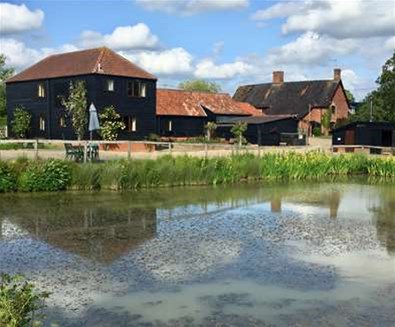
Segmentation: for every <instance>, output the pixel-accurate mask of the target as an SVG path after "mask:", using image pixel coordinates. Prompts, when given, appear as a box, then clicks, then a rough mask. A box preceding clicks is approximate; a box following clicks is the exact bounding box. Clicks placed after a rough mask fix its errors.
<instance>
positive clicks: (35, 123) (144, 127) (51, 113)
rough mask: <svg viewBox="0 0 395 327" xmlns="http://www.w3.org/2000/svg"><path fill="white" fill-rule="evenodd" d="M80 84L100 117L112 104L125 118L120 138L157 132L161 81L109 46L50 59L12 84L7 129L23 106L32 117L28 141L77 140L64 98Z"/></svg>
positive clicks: (26, 71)
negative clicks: (158, 85)
mask: <svg viewBox="0 0 395 327" xmlns="http://www.w3.org/2000/svg"><path fill="white" fill-rule="evenodd" d="M77 80H82V81H85V83H86V89H87V98H88V104H89V103H91V102H93V103H94V104H95V106H96V108H97V110H98V112H99V113H100V111H101V110H103V108H105V107H106V106H110V105H113V106H114V107H115V109H116V110H117V111H118V112H119V113H120V114H121V116H122V117H123V119H124V121H125V125H126V129H125V130H124V131H122V132H121V133H120V135H119V138H120V139H137V140H138V139H143V138H144V137H146V136H147V135H148V134H149V133H156V116H155V111H156V81H157V79H156V77H155V76H153V75H151V74H150V73H148V72H146V71H144V70H143V69H141V68H139V67H137V66H136V65H134V64H133V63H131V62H130V61H128V60H126V59H125V58H124V57H122V56H120V55H118V54H117V53H115V52H114V51H112V50H110V49H108V48H105V47H103V48H96V49H90V50H83V51H76V52H69V53H64V54H58V55H52V56H49V57H47V58H45V59H43V60H41V61H40V62H38V63H36V64H34V65H33V66H31V67H30V68H28V69H26V70H24V71H22V72H21V73H19V74H17V75H15V76H13V77H12V78H10V79H9V80H7V82H6V92H7V115H8V124H10V122H11V121H12V120H13V113H14V110H15V108H16V107H18V106H23V107H24V109H25V110H26V111H28V112H29V113H30V114H31V115H32V122H31V128H30V130H29V132H28V135H27V136H28V137H30V138H36V137H37V138H48V139H63V138H64V139H74V138H75V137H76V136H75V133H74V131H73V128H72V124H71V119H70V117H69V116H68V115H67V113H66V110H65V108H64V106H63V105H62V98H63V97H67V96H68V93H69V91H68V90H69V85H70V82H73V81H77ZM9 127H10V126H9ZM9 130H10V131H12V129H11V128H9ZM11 136H12V134H11Z"/></svg>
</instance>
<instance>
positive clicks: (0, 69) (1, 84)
mask: <svg viewBox="0 0 395 327" xmlns="http://www.w3.org/2000/svg"><path fill="white" fill-rule="evenodd" d="M13 74H14V69H13V68H7V67H6V58H5V55H3V54H1V53H0V125H1V122H2V120H3V121H5V117H6V116H7V112H6V94H5V81H6V80H7V79H8V78H10V77H11V76H12V75H13Z"/></svg>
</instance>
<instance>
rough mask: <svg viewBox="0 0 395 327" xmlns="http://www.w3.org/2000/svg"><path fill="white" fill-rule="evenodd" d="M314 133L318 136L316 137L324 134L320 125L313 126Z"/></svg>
mask: <svg viewBox="0 0 395 327" xmlns="http://www.w3.org/2000/svg"><path fill="white" fill-rule="evenodd" d="M313 135H314V136H316V137H318V136H321V135H322V133H321V128H320V127H314V128H313Z"/></svg>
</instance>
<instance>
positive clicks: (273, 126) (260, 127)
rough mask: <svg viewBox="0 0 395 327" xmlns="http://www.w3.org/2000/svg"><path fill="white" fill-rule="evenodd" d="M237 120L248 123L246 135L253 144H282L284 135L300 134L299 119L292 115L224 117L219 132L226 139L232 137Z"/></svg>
mask: <svg viewBox="0 0 395 327" xmlns="http://www.w3.org/2000/svg"><path fill="white" fill-rule="evenodd" d="M237 122H242V123H246V124H247V130H246V132H245V133H244V137H245V138H246V140H247V142H248V143H252V144H258V145H266V146H275V145H280V143H281V142H282V137H283V136H284V135H286V134H289V135H297V134H298V120H297V118H296V117H295V116H292V115H271V116H268V115H267V116H260V117H254V116H252V117H245V118H229V119H223V120H222V123H220V124H219V125H218V134H219V135H221V136H222V137H224V138H226V139H230V138H232V137H233V135H232V133H231V128H232V126H233V125H234V124H235V123H237ZM302 143H303V142H302ZM294 145H297V144H294Z"/></svg>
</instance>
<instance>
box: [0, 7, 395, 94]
mask: <svg viewBox="0 0 395 327" xmlns="http://www.w3.org/2000/svg"><path fill="white" fill-rule="evenodd" d="M0 6H1V7H0V52H2V53H4V54H5V55H6V57H7V59H8V60H7V62H8V64H9V65H12V66H14V67H16V68H17V69H18V70H21V69H23V68H26V67H27V66H29V65H30V64H32V63H33V62H35V61H37V60H40V59H42V58H43V57H45V56H46V55H49V54H52V53H58V52H63V51H73V50H78V49H83V48H90V47H96V46H102V45H106V46H108V47H110V48H113V49H114V50H116V51H118V52H119V53H120V54H122V55H124V56H125V57H127V58H128V59H130V60H132V61H133V62H135V63H136V64H138V65H141V66H142V67H143V68H145V69H146V70H148V71H150V72H152V73H154V74H156V75H157V76H158V77H159V85H161V86H170V87H174V86H176V85H177V84H178V82H179V81H181V80H184V79H190V78H204V79H209V80H214V81H216V82H218V83H220V84H221V86H222V88H223V89H224V90H225V91H228V92H230V93H232V92H233V91H234V90H235V88H236V86H237V85H239V84H246V83H257V82H269V81H270V80H271V72H272V71H273V70H277V69H281V70H284V71H285V79H286V80H303V79H322V78H331V77H332V69H333V68H334V67H335V66H338V67H340V68H342V70H343V79H344V83H345V85H346V88H349V89H351V90H352V91H353V92H354V93H355V94H356V95H357V97H358V98H362V97H363V96H364V95H365V94H366V93H367V92H368V91H369V90H371V89H372V88H373V87H374V80H375V79H376V77H377V76H378V74H379V72H380V69H381V65H382V64H383V62H384V61H385V59H386V58H388V57H389V56H390V55H391V54H392V52H393V51H394V48H395V0H370V1H368V0H342V1H340V0H321V1H311V0H310V1H302V0H300V1H286V0H282V1H263V0H123V1H121V0H118V1H114V0H112V1H98V0H96V1H77V0H75V1H62V0H57V1H50V0H47V1H6V2H3V1H2V2H1V4H0Z"/></svg>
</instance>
